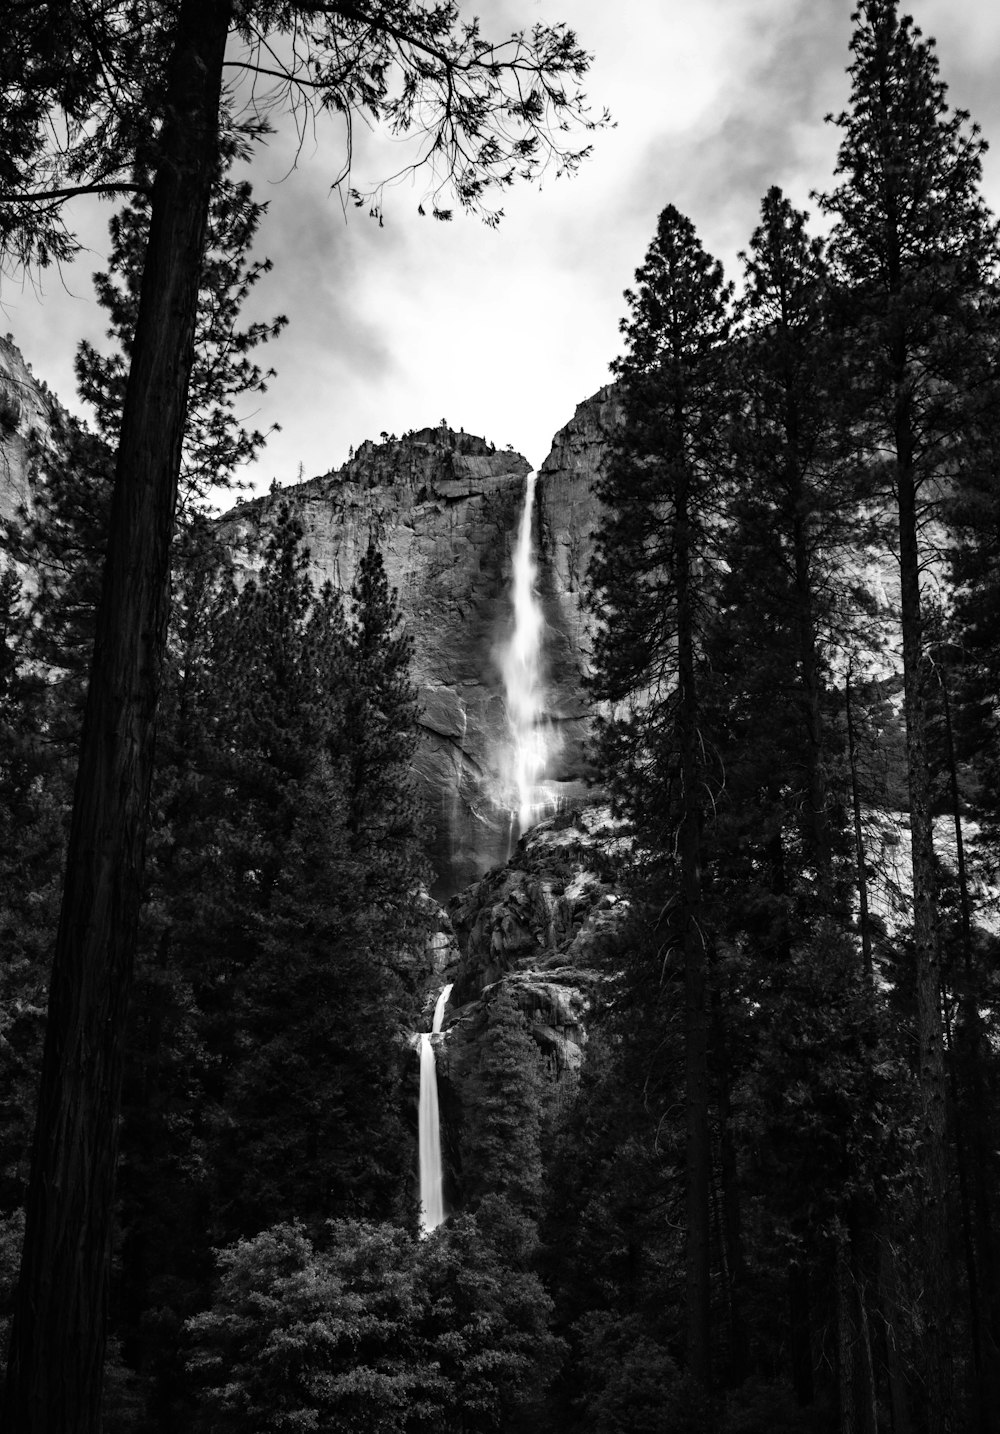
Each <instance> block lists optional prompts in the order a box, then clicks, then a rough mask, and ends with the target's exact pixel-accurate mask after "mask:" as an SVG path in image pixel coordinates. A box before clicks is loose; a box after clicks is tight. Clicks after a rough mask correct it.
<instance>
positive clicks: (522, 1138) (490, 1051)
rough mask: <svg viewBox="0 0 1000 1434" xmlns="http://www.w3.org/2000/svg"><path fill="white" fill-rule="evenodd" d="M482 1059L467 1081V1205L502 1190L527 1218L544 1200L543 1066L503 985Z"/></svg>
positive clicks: (493, 1008)
mask: <svg viewBox="0 0 1000 1434" xmlns="http://www.w3.org/2000/svg"><path fill="white" fill-rule="evenodd" d="M477 1055H478V1058H479V1064H478V1067H477V1069H476V1071H475V1072H474V1074H473V1076H472V1078H471V1079H470V1080H469V1082H468V1085H467V1095H466V1099H465V1101H464V1105H463V1110H464V1115H465V1120H466V1123H467V1129H466V1131H465V1133H464V1135H463V1140H462V1154H463V1163H464V1169H465V1171H466V1178H465V1181H464V1186H465V1189H464V1194H465V1199H466V1202H467V1203H468V1206H469V1208H470V1209H475V1208H476V1207H477V1206H478V1205H479V1204H480V1202H481V1201H482V1199H483V1197H484V1195H486V1194H492V1195H499V1196H501V1197H502V1198H503V1199H505V1200H507V1201H509V1202H510V1203H511V1204H512V1205H513V1206H514V1207H515V1208H516V1209H517V1210H518V1211H520V1212H521V1214H522V1215H524V1216H526V1217H527V1218H528V1219H529V1220H536V1219H537V1218H538V1215H539V1213H540V1211H541V1202H542V1184H543V1167H542V1150H541V1131H542V1118H543V1111H544V1104H545V1073H544V1070H543V1068H542V1062H541V1056H540V1054H539V1050H538V1046H537V1045H536V1044H535V1042H534V1041H533V1040H532V1038H531V1035H530V1033H529V1031H528V1028H527V1022H526V1021H525V1019H524V1016H523V1015H522V1014H521V1012H520V1011H519V1010H518V1008H517V1006H516V1005H515V1004H514V1001H513V999H512V997H511V996H510V995H509V994H508V993H506V992H505V991H504V990H503V989H501V990H500V991H498V992H496V993H495V994H494V996H493V999H492V1000H491V1001H490V1004H489V1008H488V1013H487V1025H486V1030H485V1032H484V1033H483V1037H482V1040H481V1042H480V1043H479V1048H478V1051H477Z"/></svg>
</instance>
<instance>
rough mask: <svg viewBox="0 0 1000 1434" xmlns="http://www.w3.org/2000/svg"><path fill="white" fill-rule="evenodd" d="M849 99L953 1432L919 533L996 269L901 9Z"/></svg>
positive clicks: (869, 9) (969, 177)
mask: <svg viewBox="0 0 1000 1434" xmlns="http://www.w3.org/2000/svg"><path fill="white" fill-rule="evenodd" d="M854 22H855V29H854V34H853V37H852V40H851V50H852V54H853V60H852V63H851V65H850V68H849V74H850V77H851V98H850V103H849V106H848V108H847V109H846V110H845V111H844V112H843V113H842V114H840V115H839V116H837V118H836V124H837V125H838V127H839V129H840V130H841V142H840V150H839V155H838V162H837V174H838V176H839V177H840V182H839V184H838V185H837V187H836V188H835V189H833V190H832V191H831V192H830V193H829V194H827V195H825V196H823V198H822V204H823V208H824V210H825V211H826V213H827V214H828V215H830V216H831V217H832V218H833V220H834V230H833V234H832V238H831V253H832V257H833V261H834V268H835V274H836V278H837V281H838V284H839V289H840V295H839V297H840V319H841V322H842V325H843V333H844V337H845V340H846V341H847V342H849V343H850V344H851V346H852V348H853V352H854V356H855V379H856V384H857V389H858V392H859V394H860V395H861V397H862V399H863V404H864V418H865V422H866V425H867V430H866V437H867V441H868V443H869V445H870V449H871V451H872V457H873V461H874V462H876V463H880V464H881V465H882V467H881V474H882V476H883V478H884V480H885V483H886V487H887V488H888V490H889V492H890V493H891V495H892V499H893V502H894V507H895V524H896V536H895V552H896V556H897V558H898V561H899V572H900V614H899V617H900V627H901V632H902V649H903V656H902V667H903V689H904V713H905V724H906V767H907V783H908V791H909V808H910V830H911V846H912V860H913V900H914V927H913V930H914V941H913V949H914V961H915V967H916V970H915V987H916V1009H917V1031H916V1036H917V1048H918V1072H919V1081H920V1089H921V1096H922V1105H923V1132H922V1135H923V1150H924V1182H925V1197H924V1198H925V1220H924V1230H923V1246H924V1248H923V1260H922V1264H923V1268H924V1271H925V1275H926V1292H925V1299H924V1308H923V1316H924V1319H925V1320H926V1326H927V1339H926V1361H927V1369H928V1394H929V1427H930V1430H931V1434H937V1431H941V1430H946V1429H948V1428H950V1427H952V1425H953V1412H952V1397H951V1376H950V1355H949V1352H948V1341H947V1338H946V1329H947V1322H948V1310H949V1291H950V1282H949V1279H948V1270H947V1232H948V1227H949V1221H948V1204H947V1198H946V1190H947V1162H946V1109H945V1104H946V1093H945V1068H944V1048H943V1032H942V1020H941V990H940V983H941V942H940V923H939V910H938V893H937V873H936V869H935V855H934V834H933V823H932V807H931V782H930V776H929V772H928V753H927V721H926V647H927V641H926V627H925V599H924V595H923V593H922V591H921V572H922V568H923V566H924V563H925V560H926V558H927V548H926V540H925V538H924V536H923V533H924V527H925V524H926V520H927V518H928V516H929V514H930V513H931V512H932V511H933V508H934V504H935V501H936V499H937V497H938V485H939V483H940V480H941V478H942V475H943V473H944V471H945V468H946V465H947V463H948V461H949V457H950V451H951V449H952V446H953V445H954V442H955V439H956V436H957V434H958V433H959V431H960V429H961V426H962V423H963V417H964V415H965V411H966V402H967V379H968V375H969V368H968V363H967V352H968V349H969V347H970V344H972V345H974V343H975V338H976V334H977V329H978V317H977V307H976V301H977V299H978V297H979V296H980V295H981V294H982V293H983V291H984V288H985V286H986V285H987V283H988V281H989V279H990V277H991V274H992V271H993V267H994V264H995V258H996V254H995V228H994V225H993V223H992V220H991V218H990V216H989V214H988V212H987V210H986V208H985V205H984V204H983V201H982V198H981V196H980V193H979V183H980V178H981V156H982V151H983V141H982V140H981V139H980V137H979V133H978V130H977V129H976V127H975V126H970V125H969V123H968V116H967V115H966V114H965V113H964V112H963V111H961V110H956V111H952V110H950V109H949V106H948V104H947V100H946V91H945V85H944V83H943V82H942V80H941V79H940V76H939V71H938V61H937V57H936V54H935V51H934V47H933V42H932V41H928V40H924V39H923V37H922V36H921V33H920V31H919V30H918V29H917V28H916V27H915V26H914V24H913V22H912V20H911V19H910V18H909V17H908V16H905V15H904V16H901V15H900V14H899V11H898V6H897V4H896V0H862V3H861V4H860V5H859V7H858V9H857V11H856V12H855V16H854Z"/></svg>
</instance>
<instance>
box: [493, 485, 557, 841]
mask: <svg viewBox="0 0 1000 1434" xmlns="http://www.w3.org/2000/svg"><path fill="white" fill-rule="evenodd" d="M535 479H536V475H535V474H534V473H529V474H528V481H527V484H526V486H525V493H524V508H523V510H522V512H521V523H520V526H519V528H518V534H517V546H516V548H515V549H514V574H513V583H512V588H511V600H512V604H513V608H514V631H513V633H512V635H511V639H510V642H509V643H508V645H507V648H506V650H505V652H504V654H503V661H502V668H503V679H504V688H505V692H506V698H507V719H508V722H509V723H510V731H511V742H512V747H513V758H512V761H511V764H510V765H511V770H510V772H509V774H508V775H509V782H510V786H511V788H512V793H513V796H514V799H515V803H516V805H515V806H514V807H513V809H512V816H513V815H514V814H516V816H517V818H518V822H519V825H520V830H521V831H522V832H525V831H527V829H528V828H529V827H530V826H531V825H532V823H533V822H535V821H537V820H538V816H539V813H540V812H542V811H543V810H544V809H545V808H546V807H547V806H549V805H551V797H550V795H549V792H548V790H547V789H546V787H545V785H544V781H543V779H544V777H545V770H546V767H547V765H548V759H549V755H550V751H551V748H552V735H551V729H550V727H549V724H548V723H547V722H546V720H545V688H544V682H543V673H542V634H543V632H544V629H545V619H544V617H543V616H542V608H541V604H540V603H539V601H538V593H537V591H536V588H535V583H536V580H537V577H538V567H537V565H536V563H535V558H534V552H533V545H532V518H533V515H534V508H535Z"/></svg>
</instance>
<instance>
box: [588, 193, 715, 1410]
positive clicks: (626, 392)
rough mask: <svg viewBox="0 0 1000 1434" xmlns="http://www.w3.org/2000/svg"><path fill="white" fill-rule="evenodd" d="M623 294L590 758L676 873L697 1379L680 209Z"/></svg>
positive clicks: (696, 716) (605, 493) (697, 983)
mask: <svg viewBox="0 0 1000 1434" xmlns="http://www.w3.org/2000/svg"><path fill="white" fill-rule="evenodd" d="M636 278H637V283H638V288H637V290H636V291H635V292H634V293H631V292H630V293H628V294H627V295H626V298H627V300H628V303H629V308H630V311H631V313H630V317H629V318H628V319H626V320H624V321H623V324H622V329H623V332H624V334H625V336H626V341H627V352H626V354H625V356H624V357H623V358H622V359H620V360H618V361H617V362H616V364H615V365H614V369H615V372H616V373H617V374H618V377H619V379H620V381H621V384H622V391H623V398H624V407H625V414H624V423H623V425H622V428H621V431H620V435H619V436H618V437H617V439H616V442H615V444H614V448H613V452H612V458H611V463H610V466H609V469H608V472H607V475H606V476H605V477H604V478H603V479H602V480H601V481H600V483H599V484H598V488H597V491H598V495H599V497H600V498H601V501H602V503H603V505H604V508H603V511H602V517H601V521H600V526H599V529H598V537H597V551H596V556H595V560H594V564H593V566H592V569H591V582H592V584H593V588H594V597H593V601H594V606H595V609H596V611H597V614H598V618H599V630H598V637H597V642H596V649H595V659H596V678H595V682H594V692H595V695H596V696H597V697H598V698H599V699H602V700H604V701H605V702H608V703H610V704H611V705H612V710H613V713H614V715H613V716H612V717H611V718H610V719H609V720H608V721H607V722H606V723H604V725H603V727H602V731H601V739H600V743H601V761H602V765H603V767H604V771H605V772H606V774H607V776H608V779H609V783H610V786H611V789H612V792H613V794H614V796H615V799H616V800H617V802H618V804H619V806H620V807H621V808H622V809H623V810H624V811H626V812H627V813H628V815H629V816H630V817H631V818H632V819H633V820H634V821H635V823H636V826H637V829H638V831H639V833H640V837H641V840H642V841H643V842H644V843H649V844H650V845H651V846H652V847H653V849H654V850H655V851H656V852H657V854H658V856H659V859H660V861H661V862H665V865H666V868H667V872H668V873H669V879H670V880H671V881H676V890H675V892H670V891H669V888H668V890H667V891H666V892H664V899H666V900H668V901H669V906H670V923H669V924H670V929H669V934H665V940H666V942H667V943H668V944H673V943H676V945H677V947H678V949H679V950H681V951H683V955H684V992H685V1031H684V1043H685V1051H686V1075H685V1091H686V1094H685V1105H686V1110H687V1119H688V1127H687V1138H686V1160H685V1164H686V1169H685V1182H686V1189H687V1256H686V1281H687V1302H688V1304H687V1307H688V1321H689V1323H688V1334H689V1348H688V1359H689V1369H690V1373H691V1376H692V1378H693V1379H694V1381H695V1382H696V1383H697V1384H699V1385H702V1386H705V1387H707V1385H708V1383H709V1378H710V1360H711V1354H710V1309H711V1301H710V1278H709V1167H710V1143H709V1076H708V1020H709V1017H708V937H707V933H706V923H705V913H704V891H703V861H704V850H703V848H704V821H705V806H706V802H707V800H708V791H709V784H710V779H711V775H712V774H711V772H710V764H711V760H712V758H711V755H710V753H711V745H710V738H707V735H706V733H705V731H704V730H703V726H702V716H703V701H702V696H701V691H700V688H701V683H702V680H703V678H704V634H705V630H706V625H707V623H708V620H709V613H710V611H711V602H712V589H713V583H714V571H715V569H714V560H715V555H716V546H717V534H718V525H719V522H720V519H721V516H722V513H723V511H724V505H725V495H726V492H727V486H728V452H729V450H728V447H727V444H728V438H729V430H730V427H731V423H732V419H733V387H732V380H731V375H730V370H729V362H728V355H727V352H726V346H727V342H728V337H729V312H728V309H729V297H730V288H729V287H728V286H727V285H726V284H725V283H724V281H723V276H722V271H721V268H720V266H719V265H718V264H717V263H716V262H715V261H714V260H713V259H712V258H710V256H708V255H707V254H706V253H705V252H704V250H703V249H702V247H701V245H700V243H699V242H698V239H697V236H696V235H695V232H694V228H693V226H692V225H691V223H690V221H689V220H687V219H685V218H684V217H683V216H682V215H681V214H679V213H678V212H677V210H676V209H674V208H673V207H669V208H667V209H665V210H664V211H663V213H662V214H661V216H660V220H659V224H658V226H657V232H656V236H655V238H654V240H653V243H652V245H651V246H650V249H649V251H648V253H647V255H646V261H645V264H644V265H643V267H642V268H641V269H640V270H639V271H638V272H637V275H636Z"/></svg>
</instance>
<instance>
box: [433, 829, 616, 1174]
mask: <svg viewBox="0 0 1000 1434" xmlns="http://www.w3.org/2000/svg"><path fill="white" fill-rule="evenodd" d="M622 840H623V838H622V837H621V835H620V832H619V830H618V827H617V825H616V823H614V822H613V821H612V820H611V818H610V815H609V813H608V810H607V808H603V807H600V806H597V805H594V804H583V803H575V804H572V805H571V807H569V808H567V809H564V810H563V811H561V812H559V813H558V814H557V815H556V816H554V817H551V818H549V819H547V820H545V821H543V822H541V823H540V824H539V825H538V826H537V827H534V828H533V829H532V830H531V831H530V832H529V833H528V835H527V836H526V837H524V838H522V840H521V841H520V842H519V843H518V847H517V850H516V852H515V853H514V855H513V857H512V859H511V861H510V863H509V864H508V865H507V866H506V867H504V868H502V869H499V870H495V871H491V872H489V873H488V874H487V875H486V876H484V877H482V878H481V879H480V880H479V881H477V882H475V883H474V884H473V885H472V886H470V887H469V888H468V890H466V891H464V892H462V893H461V894H460V895H458V896H456V897H454V898H453V899H452V901H451V902H450V904H449V907H448V913H447V920H446V921H445V923H444V925H445V926H446V928H447V929H446V931H445V932H444V933H443V935H444V940H445V941H446V942H447V943H448V948H449V950H448V955H447V958H446V959H445V961H444V963H443V964H442V966H441V969H440V975H439V981H440V983H441V984H444V983H445V982H449V981H450V982H451V983H452V990H451V996H450V999H449V1001H448V1005H447V1008H446V1010H445V1019H444V1029H443V1032H442V1034H441V1036H439V1037H435V1042H436V1053H437V1070H438V1087H439V1095H440V1102H441V1110H442V1121H443V1134H444V1145H445V1149H446V1153H447V1163H448V1166H449V1170H450V1189H451V1192H452V1194H453V1196H454V1197H455V1198H456V1199H457V1200H458V1201H459V1203H460V1202H461V1199H462V1194H463V1175H462V1171H463V1152H464V1149H465V1147H466V1145H467V1144H468V1142H469V1138H470V1130H471V1126H470V1122H471V1123H472V1125H474V1123H475V1119H476V1100H475V1096H474V1083H475V1079H476V1076H477V1074H478V1072H479V1070H480V1068H481V1064H482V1060H483V1052H484V1050H485V1049H486V1048H487V1044H488V1043H487V1041H486V1039H485V1038H486V1033H487V1028H488V1026H489V1023H490V1011H491V1008H492V1006H493V1004H494V1002H496V1001H497V1000H498V999H499V998H500V997H501V996H502V995H504V994H506V995H507V996H509V997H510V998H511V1000H512V1001H513V1003H514V1005H515V1006H516V1007H517V1008H518V1009H519V1010H520V1011H521V1013H522V1014H523V1016H524V1018H525V1022H526V1025H527V1029H528V1032H529V1033H530V1035H531V1037H532V1039H533V1040H534V1042H535V1044H536V1045H537V1047H538V1050H539V1051H540V1053H541V1056H542V1059H543V1062H544V1064H545V1066H546V1067H547V1069H548V1072H549V1075H550V1077H551V1079H552V1080H553V1081H558V1080H562V1079H567V1078H570V1079H571V1078H572V1077H573V1076H574V1075H575V1074H576V1072H577V1071H578V1070H579V1068H580V1065H581V1063H582V1061H583V1058H584V1051H585V1047H586V1042H587V1030H586V1027H587V1018H588V1014H589V1012H590V1011H591V1009H592V1006H593V1004H594V1001H595V998H596V997H597V995H598V992H599V989H600V988H601V987H602V986H603V984H604V983H605V982H606V981H607V980H608V975H607V971H608V963H607V962H606V961H605V960H604V959H603V957H602V945H603V944H604V943H606V942H607V940H608V937H609V935H610V934H611V932H612V931H613V930H614V928H615V926H616V925H617V924H618V923H620V921H621V919H622V917H623V915H624V912H625V910H626V903H625V902H624V901H623V899H622V897H621V895H620V891H619V888H618V886H617V884H616V872H617V864H618V861H619V860H620V856H621V845H622ZM439 955H441V956H444V955H445V952H444V949H442V950H441V951H440V952H439ZM470 1082H472V1083H473V1084H472V1086H470Z"/></svg>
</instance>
